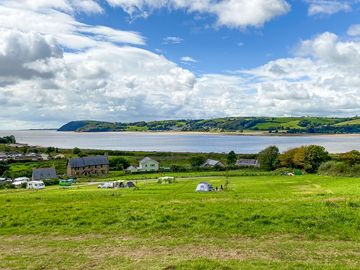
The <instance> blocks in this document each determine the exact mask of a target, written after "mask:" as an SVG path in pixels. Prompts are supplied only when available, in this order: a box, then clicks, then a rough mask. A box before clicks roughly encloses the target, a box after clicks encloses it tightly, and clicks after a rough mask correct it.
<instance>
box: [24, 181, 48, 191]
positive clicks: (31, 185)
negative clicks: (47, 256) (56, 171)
mask: <svg viewBox="0 0 360 270" xmlns="http://www.w3.org/2000/svg"><path fill="white" fill-rule="evenodd" d="M26 188H27V189H44V188H45V184H44V182H43V181H30V182H28V183H27V186H26Z"/></svg>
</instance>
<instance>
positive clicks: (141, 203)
mask: <svg viewBox="0 0 360 270" xmlns="http://www.w3.org/2000/svg"><path fill="white" fill-rule="evenodd" d="M228 179H229V185H228V190H227V191H224V192H212V193H195V192H194V190H195V187H196V185H197V184H198V183H199V182H201V181H208V182H210V183H212V184H213V185H214V186H220V185H221V184H222V185H224V184H225V181H226V178H225V177H224V176H216V177H207V178H205V177H204V178H202V179H201V178H194V179H179V181H178V183H175V184H171V185H169V184H157V183H156V181H155V180H148V181H137V185H138V187H139V189H138V190H132V189H118V190H110V189H108V190H99V189H97V188H96V186H94V185H93V186H87V185H84V186H79V187H73V188H71V189H59V188H58V187H51V188H47V189H46V190H42V191H28V190H1V191H0V269H359V268H360V234H359V232H360V179H359V178H334V177H323V176H316V175H305V176H299V177H287V176H243V177H239V176H236V177H229V178H228Z"/></svg>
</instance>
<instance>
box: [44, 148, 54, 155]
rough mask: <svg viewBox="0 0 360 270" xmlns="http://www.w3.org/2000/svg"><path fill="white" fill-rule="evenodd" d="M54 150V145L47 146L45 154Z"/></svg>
mask: <svg viewBox="0 0 360 270" xmlns="http://www.w3.org/2000/svg"><path fill="white" fill-rule="evenodd" d="M55 151H56V149H55V147H52V146H49V147H48V148H46V151H45V152H46V154H51V153H53V152H55Z"/></svg>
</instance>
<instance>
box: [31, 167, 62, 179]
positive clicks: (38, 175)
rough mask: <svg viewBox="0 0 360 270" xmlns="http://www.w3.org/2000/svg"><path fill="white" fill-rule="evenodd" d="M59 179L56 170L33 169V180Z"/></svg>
mask: <svg viewBox="0 0 360 270" xmlns="http://www.w3.org/2000/svg"><path fill="white" fill-rule="evenodd" d="M55 178H58V177H57V175H56V170H55V168H40V169H33V172H32V180H47V179H55Z"/></svg>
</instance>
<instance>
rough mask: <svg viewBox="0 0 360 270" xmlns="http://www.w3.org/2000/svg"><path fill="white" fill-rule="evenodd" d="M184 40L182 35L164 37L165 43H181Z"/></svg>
mask: <svg viewBox="0 0 360 270" xmlns="http://www.w3.org/2000/svg"><path fill="white" fill-rule="evenodd" d="M183 41H184V40H183V39H182V38H180V37H166V38H164V39H163V44H180V43H181V42H183Z"/></svg>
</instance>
